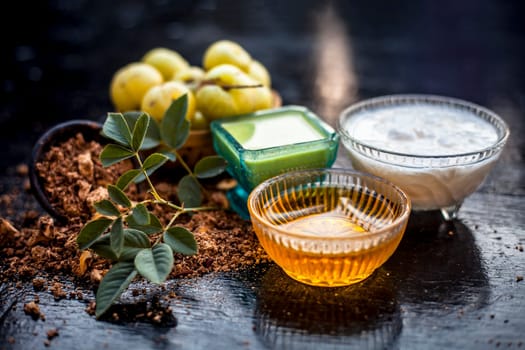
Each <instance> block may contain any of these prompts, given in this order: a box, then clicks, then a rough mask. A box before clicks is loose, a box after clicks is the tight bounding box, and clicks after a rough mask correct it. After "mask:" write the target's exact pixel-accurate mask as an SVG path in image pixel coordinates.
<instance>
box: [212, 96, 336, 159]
mask: <svg viewBox="0 0 525 350" xmlns="http://www.w3.org/2000/svg"><path fill="white" fill-rule="evenodd" d="M280 112H292V113H299V114H301V115H302V116H304V117H305V118H306V119H308V121H309V123H310V124H311V126H312V127H314V128H315V129H316V130H317V131H319V132H320V133H322V134H323V137H322V138H320V139H317V140H312V141H302V142H296V143H293V144H288V145H280V146H270V147H264V148H258V149H251V148H245V147H244V146H243V145H242V144H241V143H240V142H239V141H237V139H236V138H235V137H233V135H232V134H231V133H230V132H229V131H228V130H227V129H226V128H225V127H224V125H223V124H229V123H236V122H238V121H239V120H243V119H246V118H253V119H254V120H257V118H258V117H259V116H267V115H274V114H279V113H280ZM312 123H315V125H312ZM210 130H211V132H212V134H216V133H220V134H222V135H223V137H224V138H225V139H226V141H227V142H228V143H229V144H230V145H231V146H232V147H233V148H234V149H235V151H236V153H237V156H238V157H239V159H240V158H258V157H260V156H261V155H268V156H271V155H272V154H274V153H281V152H282V148H283V147H286V148H287V149H288V150H289V152H293V151H297V150H301V149H302V148H303V147H305V146H317V145H323V144H326V143H333V142H336V143H338V142H339V139H340V136H339V133H338V132H337V130H336V129H335V128H333V127H332V126H331V125H329V124H328V123H326V122H325V121H324V120H323V119H322V118H321V117H320V116H318V115H317V114H315V113H314V112H313V111H312V110H310V109H309V108H306V107H304V106H301V105H286V106H281V107H275V108H269V109H262V110H258V111H255V112H253V113H248V114H240V115H236V116H233V117H229V118H220V119H216V120H212V121H211V123H210ZM214 137H215V136H214Z"/></svg>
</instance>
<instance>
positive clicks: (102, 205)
mask: <svg viewBox="0 0 525 350" xmlns="http://www.w3.org/2000/svg"><path fill="white" fill-rule="evenodd" d="M93 206H94V207H95V210H96V211H97V212H99V213H100V214H102V215H107V216H119V215H120V211H119V210H118V208H117V207H116V206H115V204H113V203H112V202H111V201H109V200H107V199H103V200H101V201H100V202H96V203H95V204H94V205H93Z"/></svg>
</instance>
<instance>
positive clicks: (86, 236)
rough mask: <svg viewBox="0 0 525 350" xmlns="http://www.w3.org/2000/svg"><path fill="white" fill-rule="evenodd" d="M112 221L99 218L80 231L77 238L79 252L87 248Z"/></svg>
mask: <svg viewBox="0 0 525 350" xmlns="http://www.w3.org/2000/svg"><path fill="white" fill-rule="evenodd" d="M112 222H113V220H111V219H108V218H99V219H96V220H93V221H90V222H88V223H87V224H86V226H84V227H83V228H82V230H80V233H79V234H78V237H77V243H78V246H79V248H80V250H84V249H87V248H89V247H90V246H91V245H92V244H93V243H94V242H95V241H96V240H97V239H98V238H99V237H100V235H102V234H103V233H104V231H106V229H107V228H108V227H109V225H111V223H112Z"/></svg>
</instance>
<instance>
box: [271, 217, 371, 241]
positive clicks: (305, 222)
mask: <svg viewBox="0 0 525 350" xmlns="http://www.w3.org/2000/svg"><path fill="white" fill-rule="evenodd" d="M281 227H282V228H284V229H285V230H288V231H290V232H300V233H302V234H305V235H312V236H318V237H322V236H323V235H324V234H325V233H328V234H329V235H330V236H331V237H345V236H350V235H353V234H360V233H362V232H366V230H365V229H364V228H363V227H361V226H359V225H358V224H356V223H354V222H353V221H351V220H349V219H348V218H347V217H346V216H344V215H341V214H338V213H337V212H336V213H332V212H328V213H321V214H312V215H307V216H304V217H300V218H298V219H295V220H293V221H290V222H288V223H286V224H283V225H281Z"/></svg>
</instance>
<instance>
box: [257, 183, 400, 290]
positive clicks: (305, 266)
mask: <svg viewBox="0 0 525 350" xmlns="http://www.w3.org/2000/svg"><path fill="white" fill-rule="evenodd" d="M267 199H268V198H267ZM263 207H264V208H262V211H263V212H262V215H263V216H264V217H265V219H267V220H268V221H270V222H271V223H272V224H273V225H275V227H276V229H278V230H279V231H285V232H287V233H288V236H287V237H286V238H284V237H283V236H278V237H277V235H275V236H273V235H270V234H263V232H262V231H261V230H264V227H262V226H260V225H259V224H257V223H254V228H255V231H256V232H257V234H258V237H259V240H260V242H261V244H262V246H263V247H264V248H265V250H266V251H267V252H268V254H269V255H270V257H271V258H272V259H273V260H274V261H275V262H276V263H277V264H278V265H279V266H281V267H282V268H283V270H284V271H285V272H286V273H287V274H288V275H290V276H291V277H292V278H294V279H296V280H299V281H301V282H303V283H307V284H310V285H316V286H333V287H335V286H343V285H349V284H352V283H356V282H359V281H361V280H363V279H365V278H367V277H368V276H370V275H371V274H372V272H373V271H374V270H375V269H377V268H378V267H379V266H381V265H382V264H383V263H384V262H385V261H386V260H387V259H388V258H389V257H390V256H391V255H392V253H393V252H394V250H395V249H396V248H397V246H398V244H399V241H400V240H401V237H402V235H391V236H387V237H386V238H385V237H381V238H379V237H376V235H375V234H374V232H377V231H380V230H381V229H382V228H384V227H386V226H388V225H389V224H391V223H392V222H393V221H394V219H395V218H396V217H397V214H396V208H395V206H394V205H393V204H392V203H391V202H390V201H389V200H387V199H386V198H385V197H384V196H382V195H379V194H378V193H376V192H373V191H369V190H364V189H362V188H343V187H323V188H314V189H312V188H304V189H300V188H296V189H289V190H285V191H282V192H280V193H279V194H275V196H274V197H272V199H271V200H268V201H266V203H265V204H264V206H263Z"/></svg>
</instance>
